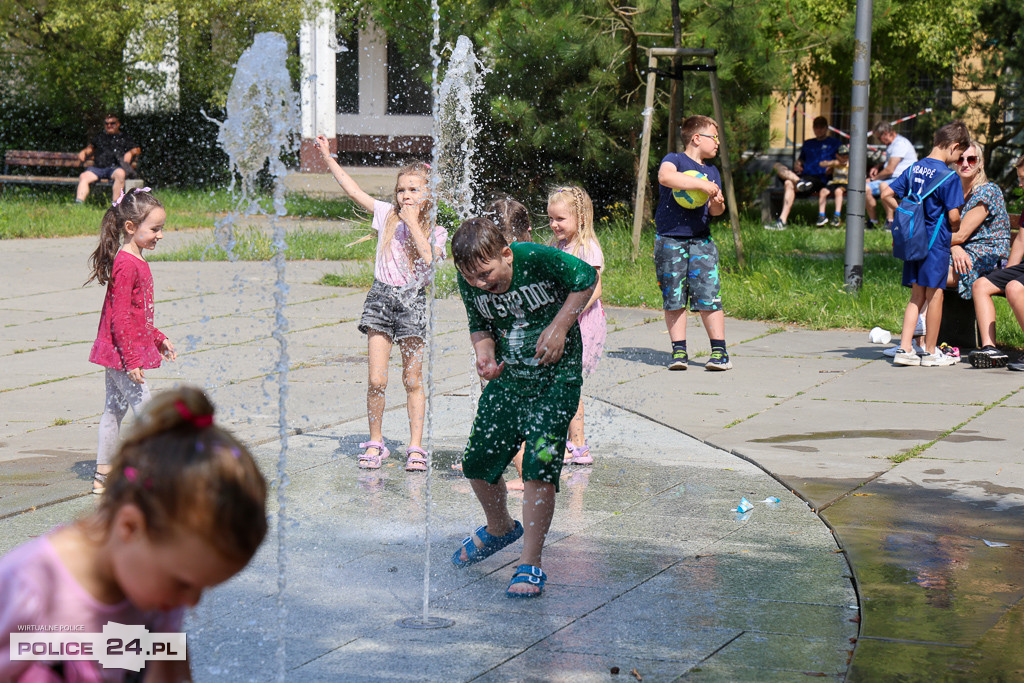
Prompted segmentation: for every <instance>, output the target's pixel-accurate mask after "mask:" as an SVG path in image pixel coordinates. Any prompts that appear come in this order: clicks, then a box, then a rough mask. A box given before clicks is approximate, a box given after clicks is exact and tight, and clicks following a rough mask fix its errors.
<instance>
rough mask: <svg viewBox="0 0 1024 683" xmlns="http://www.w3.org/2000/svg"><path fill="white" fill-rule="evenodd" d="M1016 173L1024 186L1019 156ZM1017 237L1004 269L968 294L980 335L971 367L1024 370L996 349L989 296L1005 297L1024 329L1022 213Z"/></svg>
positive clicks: (1022, 162)
mask: <svg viewBox="0 0 1024 683" xmlns="http://www.w3.org/2000/svg"><path fill="white" fill-rule="evenodd" d="M1014 167H1015V168H1016V170H1017V183H1018V184H1019V185H1020V186H1021V187H1024V156H1021V157H1019V158H1018V159H1017V161H1016V162H1015V163H1014ZM1012 222H1013V221H1012V219H1011V226H1010V227H1011V228H1013V227H1016V228H1017V237H1016V238H1014V240H1013V245H1012V246H1011V247H1010V257H1009V258H1008V259H1007V260H1006V267H1005V268H1003V269H1002V270H994V271H992V272H991V273H989V274H987V275H983V276H981V277H979V278H978V279H977V280H975V281H974V286H972V287H971V294H972V295H973V298H974V317H975V318H977V320H978V333H979V336H980V339H979V341H980V343H981V348H980V349H975V350H974V351H971V353H970V355H969V356H968V359H969V360H970V361H971V365H972V366H974V367H976V368H1001V367H1003V366H1006V367H1007V368H1009V369H1010V370H1017V371H1024V356H1021V357H1020V358H1018V359H1017V360H1016V361H1014V362H1012V363H1007V362H1006V361H1007V360H1009V358H1008V357H1007V355H1006V354H1005V353H1003V352H1002V351H1000V350H999V349H997V348H996V307H995V304H994V303H993V302H992V297H993V296H995V295H997V294H1005V295H1006V301H1007V303H1009V304H1010V308H1011V309H1012V310H1013V314H1014V316H1016V318H1017V322H1018V323H1020V325H1021V327H1024V265H1022V263H1021V261H1022V260H1024V230H1021V228H1022V227H1024V212H1022V213H1021V215H1020V218H1018V219H1017V225H1016V226H1013V225H1012Z"/></svg>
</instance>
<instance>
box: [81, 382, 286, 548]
mask: <svg viewBox="0 0 1024 683" xmlns="http://www.w3.org/2000/svg"><path fill="white" fill-rule="evenodd" d="M213 412H214V408H213V405H212V404H211V403H210V401H209V399H208V398H207V397H206V395H205V394H204V393H203V392H202V391H200V390H199V389H196V388H194V387H179V388H176V389H172V390H169V391H164V392H161V393H159V394H156V395H155V396H154V397H153V399H152V400H151V401H150V402H149V403H148V404H147V405H146V408H145V409H144V411H143V412H142V414H141V415H140V416H139V418H138V421H137V422H136V423H135V425H134V427H133V428H132V430H131V432H130V433H129V434H128V436H127V438H125V440H124V442H123V443H122V445H121V448H120V450H119V451H118V454H117V456H116V457H115V459H114V463H113V469H112V470H111V472H110V474H109V475H107V480H106V490H105V491H104V493H103V497H102V498H101V500H100V504H99V507H98V509H97V515H98V519H99V521H100V523H101V524H102V525H103V526H104V531H106V530H108V529H109V525H110V524H111V522H112V521H113V519H114V516H115V514H116V513H117V510H118V509H120V508H121V507H123V506H124V505H135V506H136V507H138V508H139V510H141V511H142V514H143V516H144V518H145V521H146V532H147V534H148V536H149V538H150V539H152V540H161V539H164V538H167V537H168V536H170V535H171V534H172V533H173V532H175V531H179V530H182V529H184V530H187V531H189V532H192V533H195V534H197V535H199V536H200V537H201V538H203V539H204V540H205V541H207V542H208V543H209V544H210V545H211V546H212V547H214V548H216V549H217V550H218V551H219V552H220V553H221V555H222V556H223V557H224V558H225V559H227V560H230V561H238V562H241V563H243V564H244V563H246V562H248V561H249V559H250V558H251V557H252V556H253V554H255V552H256V549H257V548H259V545H260V543H262V542H263V537H264V536H265V535H266V533H267V516H266V496H267V484H266V481H265V480H264V479H263V475H262V474H261V473H260V471H259V468H258V467H257V466H256V463H255V461H254V460H253V458H252V455H250V454H249V451H248V450H247V449H246V448H245V446H243V445H242V444H241V443H240V442H239V441H238V440H237V439H235V437H234V436H232V435H231V434H230V433H229V432H227V431H226V430H224V429H222V428H221V427H218V426H217V425H215V424H214V423H213Z"/></svg>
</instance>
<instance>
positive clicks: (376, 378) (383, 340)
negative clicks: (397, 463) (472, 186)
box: [316, 135, 448, 472]
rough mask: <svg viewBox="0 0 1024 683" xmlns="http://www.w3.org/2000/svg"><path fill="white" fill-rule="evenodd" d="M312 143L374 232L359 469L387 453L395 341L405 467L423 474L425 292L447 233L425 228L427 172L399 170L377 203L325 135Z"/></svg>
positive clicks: (364, 323) (417, 167)
mask: <svg viewBox="0 0 1024 683" xmlns="http://www.w3.org/2000/svg"><path fill="white" fill-rule="evenodd" d="M316 144H317V148H318V149H319V150H320V154H321V156H322V157H323V159H324V161H325V162H326V163H327V166H328V168H330V169H331V173H332V174H333V175H334V178H335V180H337V181H338V184H339V185H341V189H343V190H345V193H346V194H347V195H348V196H349V197H351V198H352V200H353V201H354V202H355V203H356V204H358V205H359V206H361V207H363V208H364V209H365V210H367V211H370V212H372V213H373V229H374V230H375V231H376V232H377V257H376V260H375V262H374V267H373V286H372V287H371V288H370V291H369V293H368V294H367V295H366V303H364V304H363V315H362V317H361V318H360V320H359V331H360V332H362V333H364V334H365V335H366V337H367V345H368V354H367V356H368V362H369V378H368V382H367V387H366V414H367V419H368V420H369V423H370V439H369V440H368V441H364V442H363V443H361V444H359V447H360V448H362V449H364V451H363V453H362V454H361V455H360V456H359V467H361V468H363V469H379V468H380V466H381V461H382V460H384V458H387V457H388V456H389V455H390V451H389V450H388V447H387V446H385V445H384V432H383V427H382V425H381V421H382V420H383V418H384V390H385V389H387V386H388V359H389V358H390V357H391V347H392V346H393V345H394V343H395V342H398V346H399V348H400V349H401V351H402V380H403V383H404V385H405V393H406V399H407V407H408V413H409V443H408V446H407V448H406V449H405V454H406V460H405V469H406V470H407V471H409V472H426V470H427V453H426V451H424V450H423V417H424V414H425V412H426V397H425V394H424V391H423V373H422V365H423V351H424V348H425V347H426V337H427V294H426V287H427V285H428V284H429V283H430V272H431V265H432V264H433V263H434V260H435V259H443V258H444V254H445V244H446V243H447V241H448V231H447V230H445V229H444V228H443V227H441V226H440V225H432V224H431V220H430V206H431V202H430V188H429V186H428V185H429V182H430V169H429V168H428V167H427V165H426V164H422V163H415V164H410V165H408V166H405V167H403V168H400V169H399V170H398V177H397V178H396V179H395V198H394V204H389V203H387V202H381V201H377V200H376V199H374V198H373V197H371V196H370V195H368V194H367V193H366V192H364V191H363V190H362V188H360V187H359V185H358V184H357V183H356V181H355V180H353V179H352V177H351V176H350V175H349V174H348V173H346V172H345V169H343V168H342V167H341V166H340V165H339V164H338V162H337V161H336V160H335V159H334V158H333V157H332V156H331V149H330V146H329V144H328V142H327V138H325V137H324V136H323V135H320V136H318V137H317V139H316Z"/></svg>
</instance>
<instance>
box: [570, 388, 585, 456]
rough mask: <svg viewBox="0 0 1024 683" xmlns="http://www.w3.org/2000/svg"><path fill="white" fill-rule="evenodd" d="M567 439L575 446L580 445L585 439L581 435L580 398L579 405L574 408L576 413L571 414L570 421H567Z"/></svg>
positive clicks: (581, 400) (581, 411) (581, 403)
mask: <svg viewBox="0 0 1024 683" xmlns="http://www.w3.org/2000/svg"><path fill="white" fill-rule="evenodd" d="M569 441H571V442H572V443H573V444H575V445H576V446H582V445H583V442H584V441H585V437H584V436H583V399H582V398H581V399H580V405H579V407H578V408H576V414H575V415H574V416H573V418H572V421H571V422H570V423H569Z"/></svg>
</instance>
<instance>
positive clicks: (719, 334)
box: [700, 309, 725, 339]
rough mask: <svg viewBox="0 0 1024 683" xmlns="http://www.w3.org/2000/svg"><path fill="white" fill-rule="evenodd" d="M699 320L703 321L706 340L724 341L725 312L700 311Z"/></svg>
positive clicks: (720, 310)
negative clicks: (706, 335) (706, 334)
mask: <svg viewBox="0 0 1024 683" xmlns="http://www.w3.org/2000/svg"><path fill="white" fill-rule="evenodd" d="M700 319H701V320H702V321H704V329H705V330H707V332H708V339H725V311H723V310H722V309H718V310H717V311H701V312H700Z"/></svg>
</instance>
